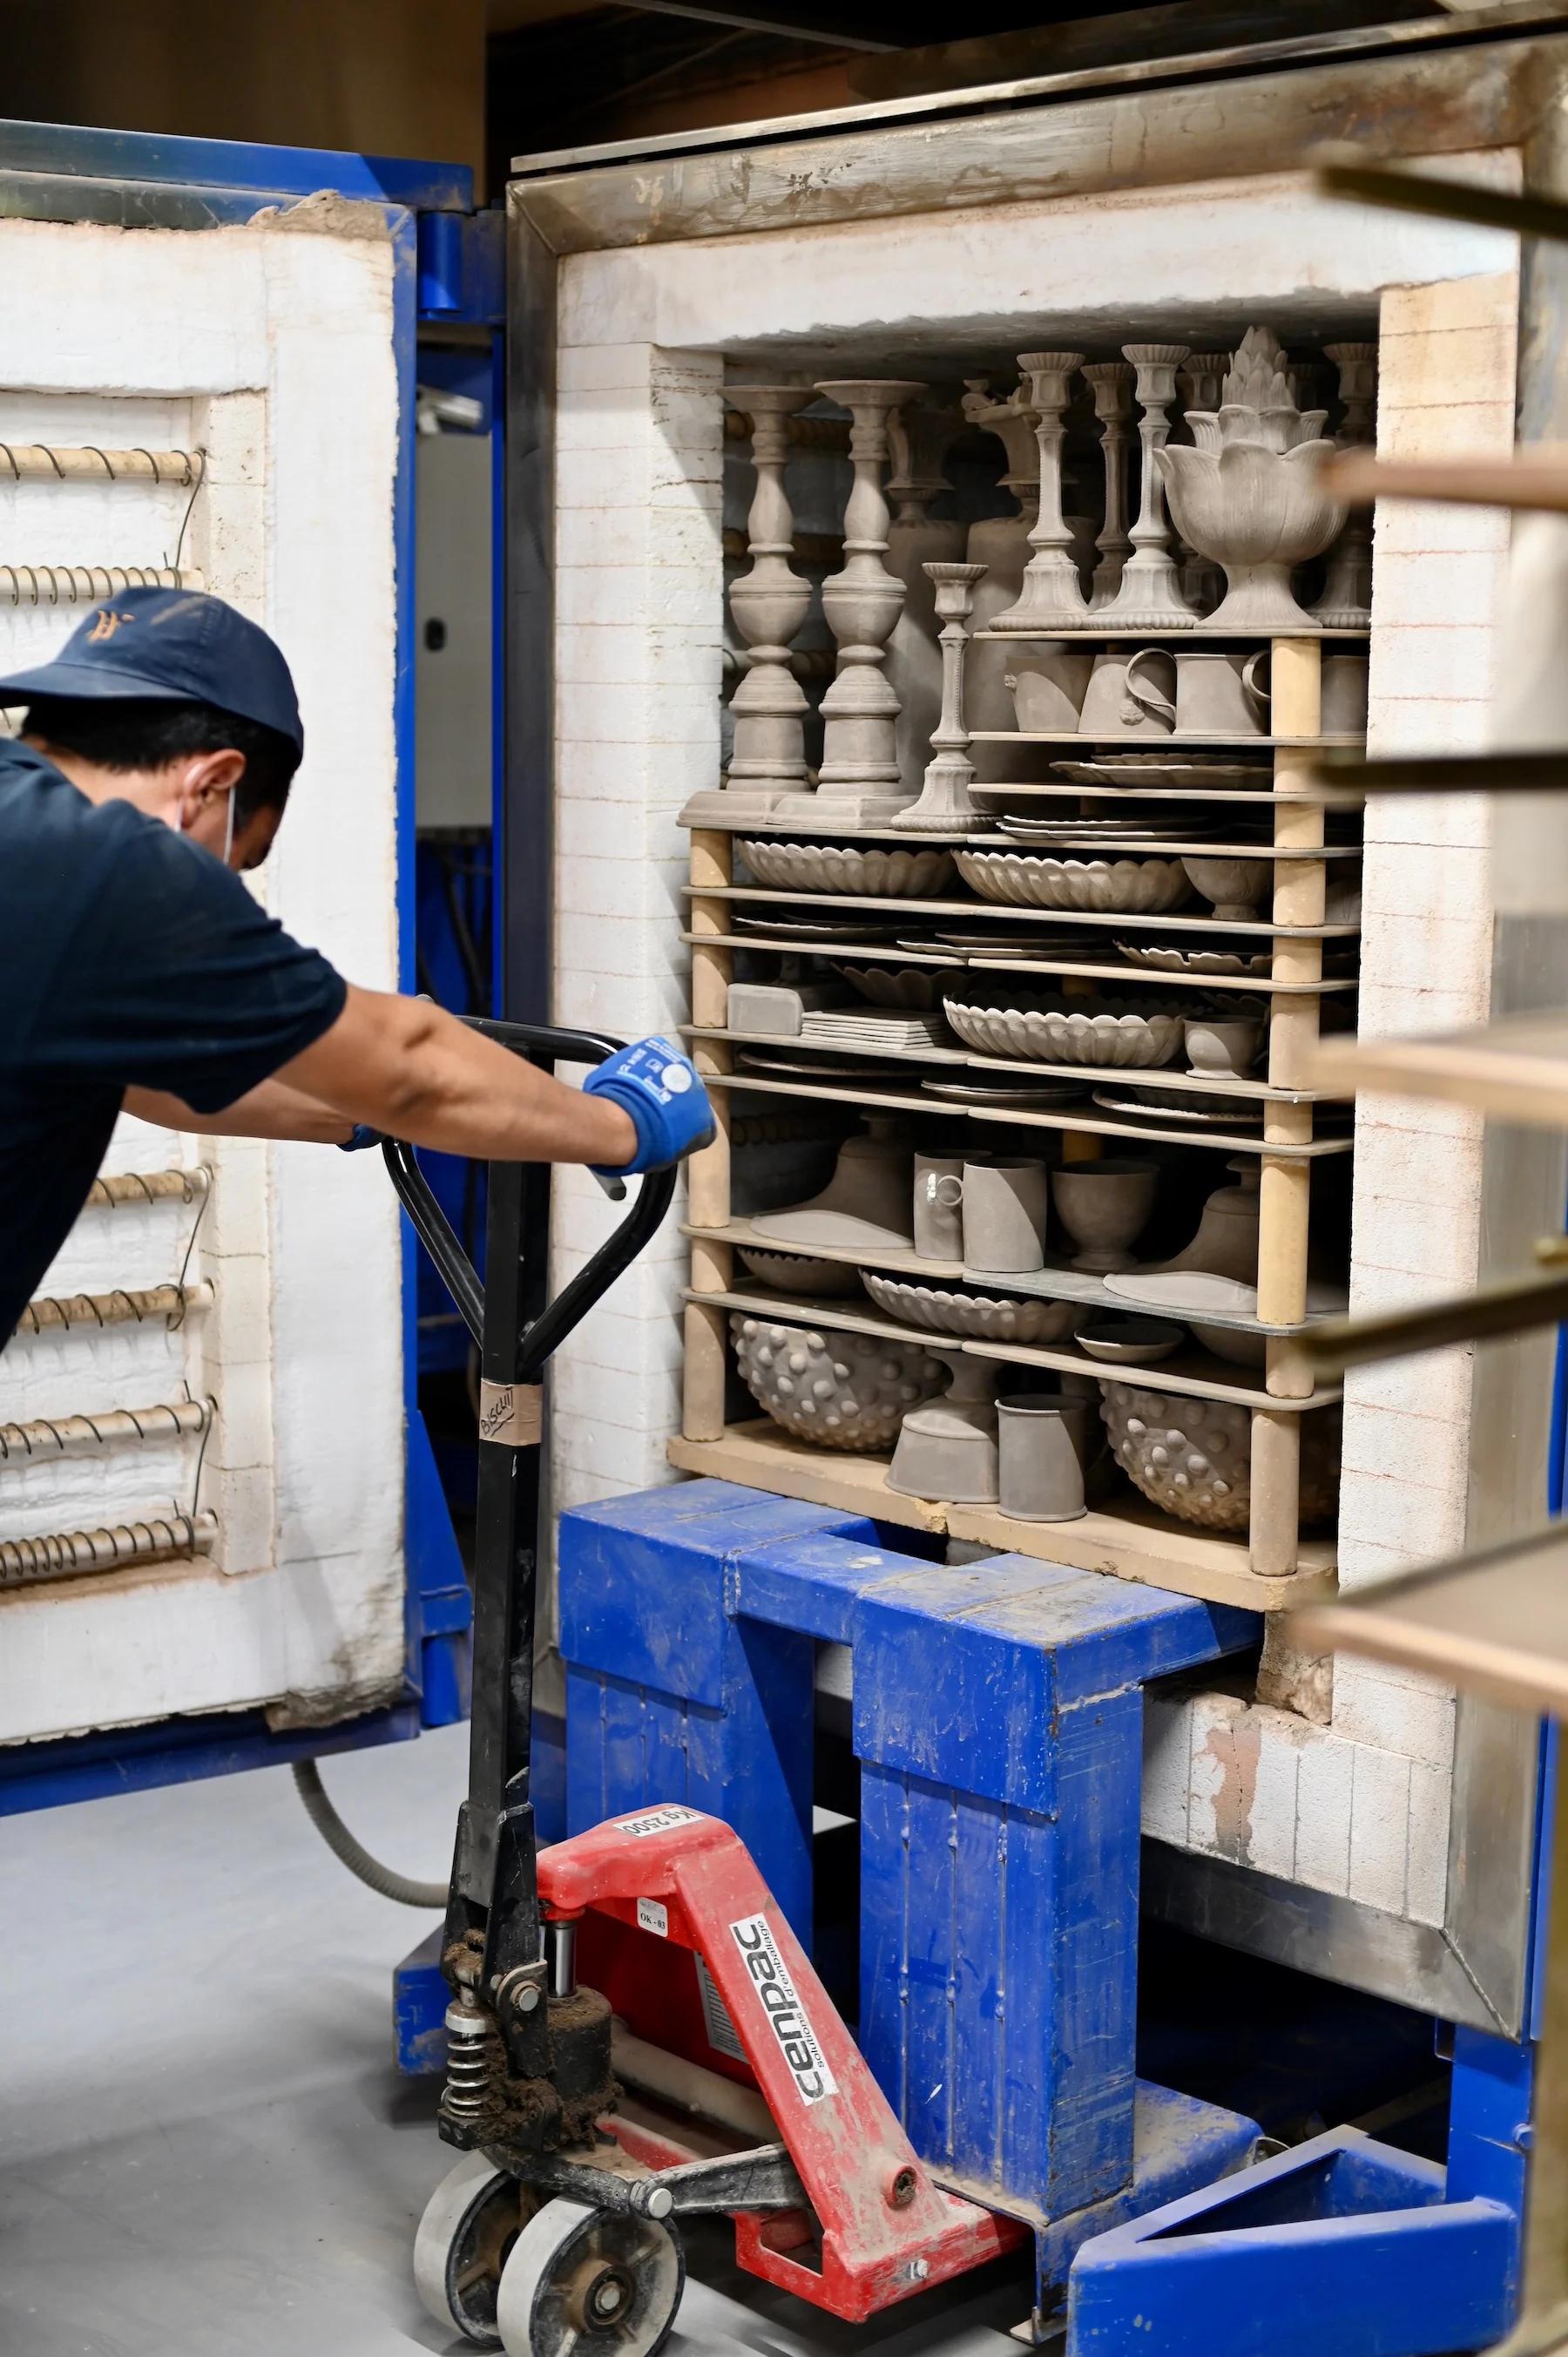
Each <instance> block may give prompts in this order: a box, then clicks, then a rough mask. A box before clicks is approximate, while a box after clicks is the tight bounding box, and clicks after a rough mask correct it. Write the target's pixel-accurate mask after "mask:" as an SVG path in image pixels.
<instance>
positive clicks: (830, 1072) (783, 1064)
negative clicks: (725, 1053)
mask: <svg viewBox="0 0 1568 2357" xmlns="http://www.w3.org/2000/svg"><path fill="white" fill-rule="evenodd" d="M736 1063H737V1064H740V1065H743V1066H744V1067H745V1069H746V1071H748V1072H779V1073H780V1074H783V1075H784V1076H786V1077H787V1078H789V1079H790V1080H800V1081H902V1080H906V1079H909V1078H912V1077H913V1076H912V1075H910V1074H908V1073H906V1072H905V1071H902V1070H901V1068H900V1067H899V1066H898V1065H897V1064H886V1063H884V1064H869V1063H868V1064H852V1063H846V1062H844V1061H843V1060H838V1059H835V1060H834V1061H833V1062H832V1063H831V1064H829V1063H824V1062H820V1061H819V1060H817V1059H816V1058H815V1057H811V1056H801V1057H799V1058H797V1057H793V1056H768V1055H763V1054H761V1053H760V1052H759V1051H758V1050H757V1049H753V1048H742V1049H740V1051H739V1053H738V1054H737V1056H736Z"/></svg>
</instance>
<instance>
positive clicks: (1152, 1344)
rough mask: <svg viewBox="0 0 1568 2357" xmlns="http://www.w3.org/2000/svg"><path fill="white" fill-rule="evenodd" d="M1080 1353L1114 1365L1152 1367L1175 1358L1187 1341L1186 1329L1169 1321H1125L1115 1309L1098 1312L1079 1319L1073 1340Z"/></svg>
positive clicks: (1132, 1319)
mask: <svg viewBox="0 0 1568 2357" xmlns="http://www.w3.org/2000/svg"><path fill="white" fill-rule="evenodd" d="M1073 1339H1074V1340H1075V1341H1076V1342H1077V1344H1078V1347H1079V1350H1080V1351H1085V1352H1087V1354H1088V1356H1089V1357H1090V1358H1091V1359H1102V1360H1104V1361H1107V1362H1108V1363H1109V1364H1110V1365H1112V1366H1127V1367H1152V1366H1155V1365H1156V1364H1157V1363H1158V1361H1160V1360H1161V1359H1173V1358H1175V1356H1176V1352H1177V1351H1179V1350H1180V1349H1181V1347H1182V1345H1183V1343H1184V1342H1185V1341H1186V1340H1187V1329H1186V1328H1185V1327H1182V1326H1176V1325H1173V1324H1172V1323H1171V1321H1170V1319H1169V1318H1124V1317H1122V1315H1121V1314H1120V1313H1119V1312H1118V1311H1116V1310H1104V1311H1101V1312H1097V1313H1096V1315H1095V1316H1093V1317H1091V1318H1082V1319H1080V1320H1079V1327H1078V1330H1077V1332H1076V1334H1075V1335H1074V1337H1073Z"/></svg>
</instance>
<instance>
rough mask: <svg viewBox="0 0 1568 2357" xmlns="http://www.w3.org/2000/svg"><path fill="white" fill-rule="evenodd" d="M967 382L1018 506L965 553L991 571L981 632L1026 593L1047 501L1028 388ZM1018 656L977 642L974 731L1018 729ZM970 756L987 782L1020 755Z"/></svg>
mask: <svg viewBox="0 0 1568 2357" xmlns="http://www.w3.org/2000/svg"><path fill="white" fill-rule="evenodd" d="M965 382H966V385H967V390H966V392H965V393H964V395H963V401H962V404H961V405H962V409H963V414H964V415H965V417H967V418H968V419H969V421H970V423H971V425H975V426H978V427H979V428H980V430H981V431H982V432H983V433H986V434H994V435H995V436H996V438H997V440H998V441H999V442H1000V443H1001V445H1002V447H1003V449H1004V451H1005V452H1006V454H1007V455H1006V466H1005V470H1004V474H1003V477H1002V488H1003V490H1006V491H1010V492H1011V493H1012V494H1013V496H1014V498H1015V500H1017V502H1018V511H1017V512H1016V513H1015V514H1013V515H1000V516H983V517H981V519H980V520H979V522H975V523H972V524H971V525H970V528H969V539H968V542H967V544H966V545H965V548H964V554H965V556H966V557H967V558H968V560H969V562H970V564H971V565H984V566H985V568H986V571H985V578H984V580H983V581H982V582H981V583H980V584H979V586H978V587H977V588H976V590H975V593H974V602H973V606H972V611H971V618H970V628H971V630H972V631H977V630H987V629H989V628H990V625H991V624H992V623H993V621H994V620H995V619H996V617H997V615H998V614H1002V613H1005V612H1006V610H1007V608H1009V607H1010V606H1015V605H1016V604H1017V602H1018V599H1019V597H1021V596H1022V594H1023V588H1024V567H1025V566H1026V565H1027V563H1028V561H1029V558H1030V557H1031V555H1032V554H1034V552H1033V550H1032V549H1031V547H1030V545H1029V533H1030V532H1031V530H1032V529H1033V526H1034V522H1035V517H1036V513H1037V512H1038V510H1039V504H1040V471H1039V470H1040V450H1039V445H1038V443H1037V442H1036V439H1035V413H1034V410H1033V409H1032V407H1031V406H1030V404H1029V389H1028V386H1027V384H1022V385H1020V386H1019V387H1018V388H1017V389H1016V391H1015V392H1014V393H1011V394H1009V395H1008V396H1007V397H1006V398H1005V399H1000V398H998V397H997V395H996V394H994V393H993V392H992V390H991V387H990V384H989V382H988V381H987V380H986V379H985V378H984V377H970V378H967V379H966V380H965ZM1017 652H1018V650H1017V649H1015V648H1010V647H1008V646H1007V645H1006V643H1005V642H1004V640H996V639H981V640H978V642H975V641H972V643H971V646H970V650H969V660H968V663H967V665H966V668H965V673H964V720H965V724H966V726H968V727H969V728H970V729H972V730H974V729H982V728H985V729H991V728H1011V727H1012V726H1013V701H1012V698H1011V696H1010V695H1009V694H1008V692H1007V690H1006V688H1005V687H1004V684H1003V682H1004V678H1005V676H1006V674H1007V673H1008V672H1010V671H1012V670H1014V669H1015V658H1016V655H1017ZM970 759H972V761H973V763H974V766H975V772H976V775H977V777H978V778H979V779H981V780H987V779H992V778H1005V777H1006V775H1007V773H1008V770H1009V769H1010V768H1011V767H1012V765H1013V762H1014V759H1015V757H1014V755H1013V754H1012V753H1011V751H1010V750H1009V748H1008V747H1006V746H1005V745H992V744H985V743H978V744H973V745H972V746H971V748H970Z"/></svg>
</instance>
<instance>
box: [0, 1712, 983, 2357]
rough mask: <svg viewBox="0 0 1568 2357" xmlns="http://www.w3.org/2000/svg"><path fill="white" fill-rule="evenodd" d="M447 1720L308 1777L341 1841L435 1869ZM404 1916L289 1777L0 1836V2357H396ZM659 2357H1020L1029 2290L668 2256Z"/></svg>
mask: <svg viewBox="0 0 1568 2357" xmlns="http://www.w3.org/2000/svg"><path fill="white" fill-rule="evenodd" d="M464 1748H465V1731H464V1730H462V1729H459V1728H453V1729H449V1730H447V1731H446V1733H444V1734H441V1735H436V1736H430V1737H426V1738H424V1740H423V1741H421V1742H419V1743H417V1744H407V1745H403V1746H398V1747H394V1748H392V1749H388V1750H381V1751H371V1752H365V1753H361V1754H360V1755H358V1756H357V1757H350V1758H348V1759H344V1760H328V1762H327V1763H326V1765H325V1767H324V1770H323V1774H324V1777H325V1779H326V1781H327V1783H328V1789H329V1790H330V1792H332V1794H333V1796H334V1798H335V1799H336V1800H337V1801H338V1803H339V1805H340V1806H341V1808H342V1810H343V1813H344V1814H345V1816H346V1817H347V1818H348V1819H349V1823H350V1824H352V1825H353V1827H354V1829H355V1831H356V1832H357V1833H359V1834H360V1837H361V1838H362V1839H363V1840H365V1841H366V1842H368V1843H369V1845H370V1846H371V1848H372V1849H374V1850H375V1851H376V1852H377V1853H378V1854H379V1855H380V1856H381V1857H386V1858H388V1859H389V1860H390V1861H391V1862H392V1863H393V1864H395V1865H397V1866H400V1867H403V1869H404V1871H406V1872H408V1873H412V1874H417V1875H422V1876H428V1877H431V1878H435V1877H436V1876H439V1875H440V1874H443V1873H444V1872H445V1871H446V1858H447V1854H448V1850H449V1847H450V1836H451V1824H452V1818H453V1812H454V1809H455V1807H456V1799H457V1795H458V1792H459V1790H460V1787H461V1782H462V1776H463V1766H464ZM429 1921H430V1919H429V1918H428V1917H424V1916H421V1915H417V1914H414V1913H412V1912H411V1911H410V1910H407V1909H404V1908H399V1907H393V1906H392V1905H390V1904H389V1903H388V1902H387V1901H385V1900H380V1899H377V1898H375V1897H374V1896H373V1895H372V1894H371V1892H370V1891H368V1890H365V1889H362V1888H361V1887H360V1885H359V1884H358V1883H357V1882H355V1881H354V1880H353V1879H352V1878H350V1877H349V1875H347V1874H346V1873H345V1872H344V1870H343V1869H342V1867H339V1866H338V1863H337V1861H336V1859H335V1858H333V1857H331V1856H330V1855H329V1854H328V1851H327V1850H326V1849H325V1848H324V1847H323V1846H322V1845H321V1843H320V1841H319V1839H318V1838H317V1835H316V1834H315V1832H314V1831H313V1830H312V1828H311V1827H310V1825H309V1824H308V1823H307V1822H306V1817H305V1815H304V1813H303V1811H302V1810H301V1808H300V1805H299V1803H298V1801H297V1799H296V1798H295V1792H294V1788H293V1785H292V1783H291V1781H290V1780H289V1778H288V1776H287V1774H286V1772H285V1771H284V1770H265V1771H263V1772H262V1773H259V1774H256V1775H250V1776H231V1777H223V1778H220V1779H218V1780H217V1781H213V1782H211V1783H209V1784H193V1785H186V1786H182V1787H177V1788H175V1789H172V1790H169V1791H166V1792H141V1793H129V1794H125V1795H124V1796H121V1797H117V1798H114V1799H110V1800H102V1801H91V1802H88V1803H83V1804H82V1805H81V1806H80V1807H74V1808H67V1809H53V1810H46V1811H42V1812H40V1813H38V1814H36V1815H32V1816H25V1817H13V1818H9V1819H5V1820H4V1821H0V1926H3V1928H4V1935H5V1936H4V1942H3V1944H0V2352H4V2357H307V2352H308V2357H408V2352H413V2351H420V2350H424V2351H438V2350H443V2349H446V2348H450V2347H453V2346H456V2347H458V2348H460V2347H462V2346H463V2345H464V2344H462V2343H460V2342H459V2343H456V2344H454V2343H451V2342H449V2341H446V2340H445V2339H444V2338H443V2336H442V2334H441V2332H440V2331H439V2330H437V2329H436V2328H435V2326H434V2325H432V2324H431V2323H430V2322H429V2321H428V2320H427V2319H426V2318H425V2317H424V2311H423V2309H421V2308H420V2306H419V2304H418V2301H417V2300H416V2298H415V2297H414V2293H413V2285H412V2282H411V2279H410V2272H409V2256H410V2252H411V2249H412V2246H413V2229H414V2224H415V2222H416V2220H417V2218H418V2215H419V2212H420V2211H421V2209H422V2208H423V2206H424V2201H425V2199H426V2197H427V2195H428V2193H429V2192H430V2190H431V2189H432V2187H433V2186H434V2185H435V2183H436V2181H437V2179H439V2177H440V2175H441V2173H442V2171H443V2169H444V2167H445V2166H446V2160H447V2156H446V2148H445V2147H443V2146H441V2145H439V2144H438V2143H437V2141H436V2137H435V2130H434V2127H433V2126H432V2120H433V2115H434V2110H435V2088H434V2084H433V2083H431V2082H428V2081H424V2082H413V2083H411V2082H408V2081H405V2080H402V2079H400V2078H399V2077H398V2075H397V2073H396V2072H395V2071H394V2070H393V2068H392V2060H391V2046H392V2034H391V1977H392V1967H393V1965H394V1964H396V1962H397V1960H398V1958H399V1957H400V1956H402V1955H403V1953H405V1952H406V1950H407V1949H408V1948H410V1947H411V1946H413V1943H414V1941H415V1940H416V1939H417V1938H418V1937H419V1936H420V1935H421V1932H423V1931H424V1929H426V1928H428V1924H429ZM688 2257H689V2262H690V2266H691V2269H692V2276H691V2280H690V2283H689V2286H688V2289H687V2293H686V2298H685V2300H684V2302H683V2304H682V2312H681V2317H680V2320H679V2323H678V2326H677V2329H676V2331H675V2334H674V2336H673V2337H672V2339H671V2342H670V2344H669V2346H670V2351H671V2357H697V2352H709V2351H715V2352H719V2351H725V2352H727V2351H736V2350H742V2351H749V2352H764V2353H765V2357H812V2352H815V2357H873V2353H874V2357H936V2352H942V2357H1016V2344H1015V2343H1014V2342H1010V2341H1006V2340H1005V2339H1004V2337H1003V2328H1004V2327H1005V2326H1006V2325H1008V2324H1010V2323H1013V2322H1015V2321H1016V2319H1018V2318H1019V2317H1020V2315H1021V2314H1022V2313H1023V2311H1024V2309H1025V2307H1026V2291H1025V2285H1024V2277H1023V2276H1022V2275H1021V2273H1020V2272H1019V2271H1018V2270H1017V2269H1016V2268H1014V2267H1009V2268H1008V2269H1007V2270H1006V2280H1004V2281H1003V2282H1000V2283H999V2282H997V2281H996V2280H995V2276H994V2275H993V2276H992V2277H989V2278H984V2279H978V2280H977V2282H976V2283H975V2284H972V2285H961V2286H956V2287H950V2290H949V2291H948V2292H946V2293H941V2294H935V2295H933V2296H932V2297H931V2298H928V2299H924V2300H920V2301H917V2302H915V2303H913V2304H912V2305H911V2306H910V2307H908V2308H906V2309H901V2310H897V2311H895V2315H894V2318H893V2319H887V2320H885V2321H884V2322H883V2323H882V2324H881V2325H880V2326H875V2327H871V2328H866V2329H864V2330H860V2331H852V2330H848V2329H847V2328H843V2327H840V2326H838V2325H837V2324H835V2323H833V2322H832V2320H831V2319H822V2318H819V2317H817V2316H816V2315H815V2314H814V2313H813V2312H812V2311H811V2310H810V2309H806V2308H805V2307H803V2306H802V2305H801V2304H800V2302H799V2301H797V2300H795V2299H793V2298H790V2297H789V2295H788V2294H785V2293H774V2292H773V2291H771V2290H770V2289H768V2287H764V2286H761V2285H757V2284H754V2283H752V2282H750V2281H749V2279H748V2278H746V2277H745V2276H739V2275H737V2274H736V2271H735V2269H734V2266H733V2265H732V2264H731V2262H730V2259H729V2256H728V2238H727V2236H726V2234H725V2230H724V2229H723V2228H722V2227H714V2228H707V2229H704V2230H703V2232H702V2233H700V2234H699V2235H697V2236H695V2237H693V2238H690V2240H689V2246H688Z"/></svg>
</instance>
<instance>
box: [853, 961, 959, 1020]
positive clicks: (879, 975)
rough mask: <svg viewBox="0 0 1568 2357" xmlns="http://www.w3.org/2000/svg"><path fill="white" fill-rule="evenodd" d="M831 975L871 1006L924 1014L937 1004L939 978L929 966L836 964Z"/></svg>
mask: <svg viewBox="0 0 1568 2357" xmlns="http://www.w3.org/2000/svg"><path fill="white" fill-rule="evenodd" d="M833 972H834V973H835V974H842V975H843V978H844V980H845V982H847V983H848V985H849V986H850V988H851V989H852V990H855V991H858V992H859V993H860V996H861V997H862V998H868V999H869V1000H870V1001H871V1004H872V1005H873V1006H892V1007H897V1008H899V1009H900V1010H903V1009H908V1010H909V1011H910V1012H917V1011H918V1012H920V1013H925V1012H928V1011H929V1009H930V1008H931V1007H934V1006H935V1005H936V1003H937V984H938V976H937V974H936V973H935V972H934V971H933V970H932V969H931V968H929V967H928V966H918V965H909V966H895V965H838V964H835V965H834V967H833Z"/></svg>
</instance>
